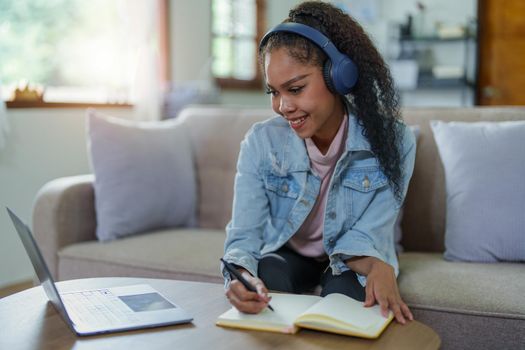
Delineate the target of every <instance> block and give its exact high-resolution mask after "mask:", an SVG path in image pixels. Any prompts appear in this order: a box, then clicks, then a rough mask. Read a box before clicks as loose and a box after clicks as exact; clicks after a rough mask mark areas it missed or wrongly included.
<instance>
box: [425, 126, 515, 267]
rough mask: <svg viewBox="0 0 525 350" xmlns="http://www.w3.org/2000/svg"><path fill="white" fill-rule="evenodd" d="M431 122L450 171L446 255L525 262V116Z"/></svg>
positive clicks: (440, 152) (447, 172)
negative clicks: (515, 119)
mask: <svg viewBox="0 0 525 350" xmlns="http://www.w3.org/2000/svg"><path fill="white" fill-rule="evenodd" d="M431 127H432V130H433V133H434V137H435V139H436V143H437V146H438V151H439V154H440V156H441V161H442V162H443V167H444V170H445V183H446V195H447V200H446V215H447V216H446V217H447V220H446V230H445V258H446V259H449V260H454V261H477V262H497V261H525V239H523V232H525V215H524V213H525V200H524V198H525V181H523V179H524V174H525V158H524V155H523V151H524V150H525V137H524V135H525V121H515V122H510V121H509V122H480V123H462V122H450V123H444V122H441V121H434V122H432V123H431Z"/></svg>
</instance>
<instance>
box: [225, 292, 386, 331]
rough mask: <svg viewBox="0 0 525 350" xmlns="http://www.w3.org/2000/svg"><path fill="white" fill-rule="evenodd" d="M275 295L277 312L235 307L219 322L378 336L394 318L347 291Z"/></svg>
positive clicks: (245, 326)
mask: <svg viewBox="0 0 525 350" xmlns="http://www.w3.org/2000/svg"><path fill="white" fill-rule="evenodd" d="M270 295H271V296H272V306H273V308H274V309H275V312H272V311H270V310H268V309H264V310H263V311H262V312H261V313H259V314H257V315H251V314H244V313H242V312H239V311H238V310H237V309H235V308H231V309H230V310H228V311H226V312H225V313H223V314H222V315H220V316H219V318H218V320H217V322H216V324H217V325H218V326H224V327H233V328H244V329H254V330H262V331H270V332H279V333H291V334H293V333H296V332H297V331H298V330H299V329H300V328H309V329H315V330H319V331H324V332H331V333H338V334H344V335H351V336H356V337H362V338H370V339H373V338H377V337H379V335H380V334H381V333H382V332H383V330H384V329H385V328H386V326H387V325H388V324H389V323H390V322H391V321H392V319H393V317H394V316H393V314H392V312H390V314H389V316H388V317H387V318H385V317H383V316H382V315H381V310H380V308H379V306H378V305H375V306H372V307H369V308H365V307H364V306H363V303H362V302H359V301H356V300H354V299H352V298H350V297H347V296H345V295H343V294H329V295H327V296H326V297H324V298H322V297H319V296H315V295H299V294H276V293H270Z"/></svg>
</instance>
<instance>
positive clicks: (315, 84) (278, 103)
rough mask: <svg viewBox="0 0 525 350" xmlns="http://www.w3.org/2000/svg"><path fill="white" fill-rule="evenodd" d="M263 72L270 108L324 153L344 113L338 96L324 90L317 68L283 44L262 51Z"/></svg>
mask: <svg viewBox="0 0 525 350" xmlns="http://www.w3.org/2000/svg"><path fill="white" fill-rule="evenodd" d="M264 72H265V76H266V85H267V89H268V93H269V94H270V95H271V100H272V108H273V110H274V111H275V112H276V113H277V114H280V115H281V116H283V117H284V118H285V119H286V120H288V123H289V124H290V127H291V128H292V129H293V130H294V131H295V132H296V133H297V135H298V136H299V137H300V138H302V139H305V138H312V140H313V141H314V143H315V144H316V146H317V147H318V148H319V150H320V151H321V152H323V153H325V151H326V150H328V147H329V146H330V143H331V142H332V140H333V138H334V137H335V135H336V133H337V130H338V129H339V126H340V125H341V122H342V120H343V116H344V113H345V109H344V104H343V101H342V98H341V96H339V95H336V94H333V93H331V92H330V90H328V88H327V87H326V84H325V82H324V78H323V74H322V71H321V69H320V68H319V67H318V66H316V65H307V64H303V63H300V62H299V61H297V60H296V59H295V58H293V57H292V56H290V55H289V53H288V51H287V50H286V49H285V48H276V49H274V50H271V51H269V52H267V53H266V54H265V57H264Z"/></svg>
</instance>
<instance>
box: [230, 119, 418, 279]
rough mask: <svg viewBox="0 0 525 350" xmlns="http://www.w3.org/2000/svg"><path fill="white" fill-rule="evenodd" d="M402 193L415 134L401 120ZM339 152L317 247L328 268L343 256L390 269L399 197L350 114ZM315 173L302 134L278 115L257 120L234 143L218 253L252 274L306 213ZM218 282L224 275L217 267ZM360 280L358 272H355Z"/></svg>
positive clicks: (316, 185)
mask: <svg viewBox="0 0 525 350" xmlns="http://www.w3.org/2000/svg"><path fill="white" fill-rule="evenodd" d="M397 126H398V127H399V128H401V135H402V146H401V150H400V151H401V162H402V170H403V182H402V183H403V184H402V186H403V187H402V191H403V192H402V193H403V196H404V195H405V194H406V190H407V187H408V183H409V180H410V177H411V176H412V170H413V167H414V159H415V152H416V147H415V138H414V135H413V133H412V131H411V130H410V129H409V128H408V127H407V126H406V125H405V124H403V123H402V122H398V123H397ZM347 135H348V136H347V140H346V144H345V151H344V152H343V154H342V155H341V157H340V158H339V160H338V161H337V164H336V166H335V169H334V173H333V175H332V178H331V180H330V181H331V182H330V184H329V187H328V188H329V189H328V193H327V202H326V208H325V213H324V229H323V245H324V248H325V252H326V254H327V256H328V257H329V259H330V267H331V269H332V273H333V274H335V275H338V274H340V273H342V272H344V271H346V270H348V269H349V268H348V267H347V266H346V264H345V262H344V261H345V260H346V259H349V258H351V257H354V256H372V257H376V258H378V259H381V260H382V261H385V262H386V263H388V264H390V265H392V266H393V267H394V270H395V273H396V275H397V274H398V271H399V269H398V262H397V256H396V252H395V244H394V234H393V231H394V223H395V221H396V218H397V215H398V212H399V209H400V206H401V203H399V202H398V201H396V199H395V197H394V194H393V191H392V190H391V188H390V185H389V183H388V179H387V177H386V176H385V175H384V174H383V172H382V171H381V170H380V167H379V162H378V160H377V159H376V158H375V157H374V154H373V153H372V151H371V149H370V144H369V142H368V140H367V138H366V137H365V136H363V127H362V126H361V125H360V124H359V123H358V121H357V119H356V117H355V116H353V115H351V114H350V115H349V120H348V133H347ZM320 186H321V179H320V178H318V177H317V176H316V175H315V174H314V172H313V171H312V169H311V168H310V159H309V157H308V154H307V151H306V146H305V143H304V140H302V139H301V138H299V137H298V136H297V135H296V134H295V132H294V131H293V130H292V129H291V128H290V126H289V125H288V122H287V121H286V120H285V119H284V118H282V117H280V116H278V117H274V118H272V119H269V120H266V121H264V122H260V123H257V124H255V125H253V126H252V128H251V129H250V130H249V131H248V133H247V134H246V136H245V138H244V140H243V141H242V143H241V150H240V154H239V159H238V163H237V174H236V177H235V187H234V200H233V212H232V219H231V221H230V222H229V223H228V225H227V226H226V232H227V238H226V242H225V247H224V248H225V249H224V250H225V255H224V259H225V260H226V261H229V262H231V263H233V264H236V265H239V266H242V267H244V268H245V269H246V270H248V271H249V272H250V273H251V274H252V275H254V276H257V264H258V259H259V258H260V257H261V256H262V255H264V254H267V253H270V252H273V251H276V250H277V249H279V248H280V247H282V246H283V245H285V244H286V242H287V241H288V240H289V239H290V237H292V236H293V235H294V233H295V232H296V231H297V230H298V229H299V227H300V226H301V224H302V223H303V222H304V220H305V219H306V217H307V216H308V214H309V213H310V211H311V209H312V207H313V205H314V203H315V200H316V198H317V196H318V194H319V190H320ZM223 275H224V277H225V283H226V284H228V283H229V279H230V277H229V274H228V273H227V272H226V271H225V270H224V269H223ZM358 278H359V281H360V283H361V284H362V285H363V286H364V285H365V284H366V278H365V276H360V275H359V276H358Z"/></svg>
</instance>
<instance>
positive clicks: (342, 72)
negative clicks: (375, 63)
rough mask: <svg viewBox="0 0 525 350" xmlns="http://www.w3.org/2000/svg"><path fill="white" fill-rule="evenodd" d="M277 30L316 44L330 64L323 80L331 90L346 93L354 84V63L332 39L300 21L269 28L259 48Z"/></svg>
mask: <svg viewBox="0 0 525 350" xmlns="http://www.w3.org/2000/svg"><path fill="white" fill-rule="evenodd" d="M277 32H288V33H294V34H297V35H300V36H302V37H304V38H306V39H308V40H310V41H311V42H313V43H314V44H316V45H317V46H318V47H319V48H320V49H321V50H323V52H324V53H326V55H327V56H328V58H329V59H330V64H329V65H330V66H329V67H324V68H323V71H324V75H325V80H326V83H327V85H328V87H329V88H330V89H331V90H335V92H338V93H339V94H341V95H346V94H348V93H349V92H350V90H351V88H352V87H353V86H354V85H355V84H356V82H357V77H358V72H357V67H356V65H355V63H354V62H353V61H352V60H351V59H350V57H348V56H347V55H345V54H343V53H341V52H340V51H339V50H338V49H337V48H336V47H335V45H334V44H333V43H332V41H331V40H330V39H329V38H327V37H326V36H325V35H324V34H323V33H321V32H320V31H318V30H317V29H315V28H312V27H310V26H307V25H305V24H302V23H296V22H286V23H281V24H279V25H277V26H275V27H274V28H272V29H270V30H269V31H268V32H267V33H266V34H265V35H264V37H263V38H262V40H261V43H260V44H259V48H261V47H263V46H264V45H265V44H266V42H267V41H268V39H269V38H270V36H272V35H273V34H274V33H277Z"/></svg>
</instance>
